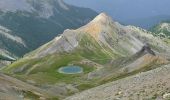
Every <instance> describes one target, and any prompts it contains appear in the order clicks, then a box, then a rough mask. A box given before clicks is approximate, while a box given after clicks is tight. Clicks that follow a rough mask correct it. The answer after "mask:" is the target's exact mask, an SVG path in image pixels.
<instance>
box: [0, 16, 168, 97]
mask: <svg viewBox="0 0 170 100" xmlns="http://www.w3.org/2000/svg"><path fill="white" fill-rule="evenodd" d="M169 54H170V47H169V44H167V43H166V42H164V41H163V40H162V39H160V38H158V37H156V36H154V35H152V33H151V32H148V31H146V30H144V29H141V28H138V27H134V26H123V25H121V24H119V23H118V22H115V21H113V20H112V18H111V17H109V16H108V15H106V14H105V13H101V14H100V15H98V16H97V17H95V18H94V19H93V20H92V21H91V22H90V23H88V24H87V25H85V26H82V27H80V28H78V29H76V30H72V29H71V30H69V29H67V30H65V31H64V33H63V34H61V35H60V36H57V37H56V38H54V39H53V40H52V41H50V42H48V43H46V44H45V45H43V46H41V47H40V48H38V49H36V50H35V51H33V52H30V53H28V54H27V55H25V56H24V57H23V58H22V59H20V60H18V61H16V62H14V63H13V64H11V65H9V66H7V67H5V68H3V70H2V71H3V72H5V73H8V74H9V75H13V76H17V78H20V79H21V80H24V81H27V82H31V83H32V84H34V85H39V86H41V87H45V89H47V90H48V91H55V93H56V96H58V97H59V98H62V99H63V97H65V96H68V95H69V94H70V93H71V94H74V93H77V92H79V91H82V90H86V89H89V88H92V87H95V86H98V85H101V84H104V83H107V82H109V81H113V80H116V79H119V78H121V77H127V76H128V75H131V74H135V73H139V72H143V71H148V70H150V69H154V68H157V67H160V66H161V65H164V64H167V63H168V60H167V59H168V58H170V56H169ZM64 66H80V67H82V69H83V72H82V73H80V74H63V73H61V72H60V71H59V69H60V68H61V67H64Z"/></svg>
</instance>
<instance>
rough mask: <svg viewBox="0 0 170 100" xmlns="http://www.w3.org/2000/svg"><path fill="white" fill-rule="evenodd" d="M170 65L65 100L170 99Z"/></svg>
mask: <svg viewBox="0 0 170 100" xmlns="http://www.w3.org/2000/svg"><path fill="white" fill-rule="evenodd" d="M169 72H170V65H165V66H164V67H160V68H157V69H154V70H151V71H148V72H142V73H140V74H137V75H135V76H130V77H127V78H124V79H121V80H118V81H114V82H111V83H108V84H105V85H102V86H99V87H96V88H93V89H90V90H87V91H84V92H82V93H79V94H76V95H74V96H71V97H68V98H66V99H65V100H170V84H169V83H170V73H169Z"/></svg>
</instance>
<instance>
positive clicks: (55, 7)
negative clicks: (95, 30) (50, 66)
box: [0, 0, 97, 57]
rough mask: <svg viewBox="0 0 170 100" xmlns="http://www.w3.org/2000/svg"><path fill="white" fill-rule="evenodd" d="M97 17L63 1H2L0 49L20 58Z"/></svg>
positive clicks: (0, 9) (94, 13) (0, 4)
mask: <svg viewBox="0 0 170 100" xmlns="http://www.w3.org/2000/svg"><path fill="white" fill-rule="evenodd" d="M96 15H97V13H96V12H95V11H93V10H91V9H88V8H80V7H75V6H71V5H68V4H66V3H64V2H63V1H62V0H12V1H11V0H1V1H0V47H1V49H2V50H3V51H6V52H8V53H10V54H11V55H13V56H14V57H15V56H17V57H21V56H23V55H24V54H25V53H27V52H29V51H31V50H34V49H36V48H37V47H39V46H41V45H42V44H44V43H46V42H48V41H50V40H51V39H53V38H54V37H55V36H56V35H57V34H60V33H62V32H63V31H64V30H65V29H67V28H78V27H80V26H82V25H84V24H86V23H87V22H88V21H89V20H91V19H92V18H93V17H95V16H96Z"/></svg>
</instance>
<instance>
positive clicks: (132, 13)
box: [64, 0, 170, 29]
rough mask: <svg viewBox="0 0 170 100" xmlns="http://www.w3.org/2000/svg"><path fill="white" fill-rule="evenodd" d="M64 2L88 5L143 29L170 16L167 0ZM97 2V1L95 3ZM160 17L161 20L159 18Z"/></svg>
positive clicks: (124, 22)
mask: <svg viewBox="0 0 170 100" xmlns="http://www.w3.org/2000/svg"><path fill="white" fill-rule="evenodd" d="M64 1H65V2H67V3H69V4H72V5H76V6H80V7H88V8H91V9H93V10H95V11H97V12H107V13H108V14H109V15H111V16H112V18H114V19H116V20H117V21H119V22H121V23H123V24H126V25H131V24H133V25H135V26H139V27H142V28H145V29H148V28H150V27H152V26H153V25H156V24H157V23H155V22H157V21H163V20H166V16H170V10H169V9H170V7H169V4H170V1H169V0H163V1H162V0H157V1H155V0H112V1H111V0H100V1H98V0H93V1H92V0H64ZM96 2H97V3H96ZM160 19H161V20H160Z"/></svg>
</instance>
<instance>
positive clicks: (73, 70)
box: [58, 65, 83, 74]
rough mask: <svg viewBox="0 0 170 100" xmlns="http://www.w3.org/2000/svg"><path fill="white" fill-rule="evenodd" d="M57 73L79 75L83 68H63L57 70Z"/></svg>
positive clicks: (72, 66)
mask: <svg viewBox="0 0 170 100" xmlns="http://www.w3.org/2000/svg"><path fill="white" fill-rule="evenodd" d="M58 72H59V73H63V74H79V73H82V72H83V68H82V67H80V66H74V65H71V66H65V67H61V68H59V69H58Z"/></svg>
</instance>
